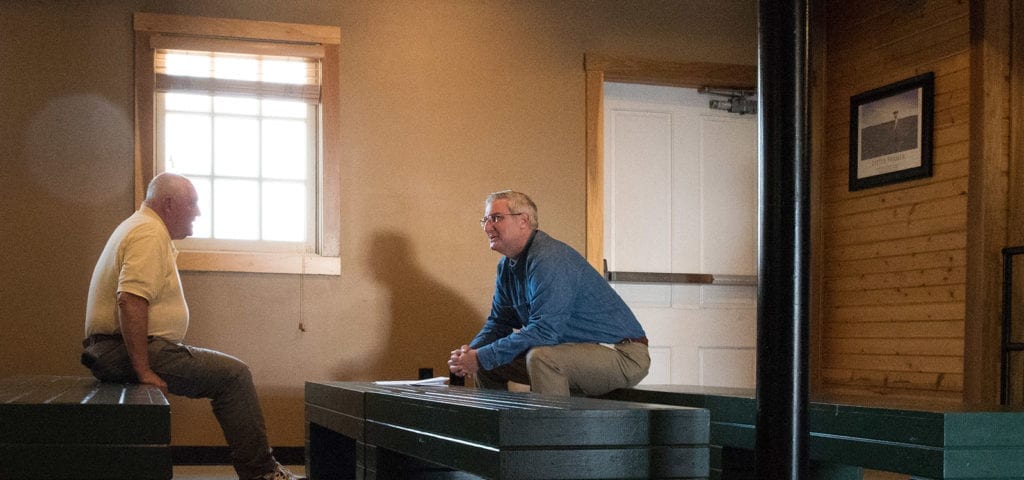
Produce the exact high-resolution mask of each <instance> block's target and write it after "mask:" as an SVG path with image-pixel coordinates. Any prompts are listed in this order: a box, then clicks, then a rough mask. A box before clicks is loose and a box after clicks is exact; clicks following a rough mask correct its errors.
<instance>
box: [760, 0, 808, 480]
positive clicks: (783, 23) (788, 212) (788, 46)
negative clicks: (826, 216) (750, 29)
mask: <svg viewBox="0 0 1024 480" xmlns="http://www.w3.org/2000/svg"><path fill="white" fill-rule="evenodd" d="M807 8H808V7H807V1H806V0H760V2H759V8H758V16H759V19H758V20H759V21H758V89H757V91H758V95H759V97H760V101H759V103H760V106H759V108H758V112H759V113H758V115H759V119H758V120H759V124H760V133H759V136H760V175H759V192H760V212H759V218H760V229H759V233H758V235H759V239H758V251H759V255H758V289H757V306H758V312H757V447H756V463H757V478H763V479H772V480H782V479H800V478H807V473H808V471H809V470H808V465H809V463H808V460H807V443H808V442H807V439H808V434H807V431H808V430H807V391H808V388H807V370H808V369H807V352H808V346H807V344H808V333H807V330H808V309H809V308H808V305H809V304H808V298H809V292H808V288H809V285H808V278H809V261H808V260H809V258H810V254H809V252H810V245H809V242H810V218H809V212H810V208H809V207H810V206H809V199H810V162H809V158H810V155H809V151H808V149H809V145H810V137H809V134H808V132H809V126H808V118H809V115H808V103H807V102H808V98H809V94H808V92H807V83H808V80H807V78H808V53H807V52H808V49H807V33H808V32H807V30H808V27H807V25H808V11H807Z"/></svg>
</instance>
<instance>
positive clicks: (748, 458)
mask: <svg viewBox="0 0 1024 480" xmlns="http://www.w3.org/2000/svg"><path fill="white" fill-rule="evenodd" d="M717 456H718V462H717V463H718V466H719V467H720V472H721V473H720V476H718V477H717V478H720V479H721V480H757V462H756V461H755V458H754V452H753V451H750V450H744V449H740V448H730V447H722V449H721V451H720V452H719V455H717ZM863 473H864V472H863V469H862V468H860V467H856V466H851V465H839V464H835V463H824V462H811V465H810V472H809V477H810V479H811V480H860V479H861V478H862V477H863ZM712 478H715V477H714V476H713V477H712Z"/></svg>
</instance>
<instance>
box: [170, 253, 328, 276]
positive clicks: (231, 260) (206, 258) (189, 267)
mask: <svg viewBox="0 0 1024 480" xmlns="http://www.w3.org/2000/svg"><path fill="white" fill-rule="evenodd" d="M178 270H180V271H183V272H242V273H290V274H302V275H333V276H338V275H341V261H340V260H339V258H338V257H323V256H320V255H314V254H302V253H245V252H199V251H181V252H179V253H178Z"/></svg>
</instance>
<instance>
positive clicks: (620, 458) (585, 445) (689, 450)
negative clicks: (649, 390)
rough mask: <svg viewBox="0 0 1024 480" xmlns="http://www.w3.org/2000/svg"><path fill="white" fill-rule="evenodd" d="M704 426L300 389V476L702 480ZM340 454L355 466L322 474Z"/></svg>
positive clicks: (355, 390) (621, 406) (670, 419)
mask: <svg viewBox="0 0 1024 480" xmlns="http://www.w3.org/2000/svg"><path fill="white" fill-rule="evenodd" d="M360 397H361V399H362V403H360V402H359V400H358V399H359V398H360ZM709 418H710V417H709V414H708V411H707V410H704V409H694V408H679V407H674V406H669V405H662V404H654V403H647V404H640V403H627V402H618V401H609V400H602V399H590V398H581V397H552V396H546V395H537V394H528V393H522V392H504V391H491V390H477V389H471V388H464V387H446V386H401V385H398V386H395V385H389V386H380V385H376V384H367V383H358V382H307V383H306V419H307V435H308V436H307V441H308V442H309V443H308V451H309V456H308V461H309V466H308V468H309V470H308V471H307V473H310V474H311V475H313V476H317V475H319V474H320V473H321V472H320V470H326V469H330V470H331V474H337V475H341V476H342V477H343V478H353V477H349V476H347V475H349V474H352V475H355V474H354V473H351V472H348V473H346V472H344V471H338V470H344V469H346V468H357V469H358V468H361V469H364V471H365V472H366V475H367V478H370V477H371V476H372V475H375V474H376V473H374V472H392V473H391V474H389V475H397V474H395V473H394V472H393V469H394V468H399V470H400V471H401V472H402V473H401V474H400V476H403V477H404V476H405V475H407V474H409V472H406V471H405V470H402V468H404V467H395V466H393V465H380V464H379V462H381V461H387V462H396V461H398V460H396V459H401V458H403V455H404V456H407V457H414V458H418V459H421V460H423V461H427V462H428V464H440V465H445V466H447V467H450V468H454V469H456V470H461V471H465V472H469V473H472V474H474V475H480V476H483V477H485V478H502V479H517V478H524V479H525V478H550V479H559V478H564V479H589V478H593V479H605V478H648V477H650V478H704V477H706V476H707V475H708V468H709V467H708V464H709V457H710V453H709V448H708V445H707V443H708V439H709V436H710V430H709V424H710V423H709V422H710V419H709ZM335 434H338V435H340V437H344V438H348V439H350V440H347V441H346V440H343V439H341V438H336V437H335V436H334V435H335ZM331 442H336V443H337V444H338V445H337V446H332V445H330V443H331ZM349 449H354V450H355V451H356V453H355V454H345V455H348V456H351V457H353V458H355V459H356V460H355V462H354V463H356V465H355V466H353V465H339V464H337V463H334V464H330V465H327V464H328V463H330V461H331V460H330V459H331V458H335V457H336V456H337V454H333V455H332V454H331V452H332V451H347V450H349ZM325 457H327V458H325ZM409 468H412V467H409ZM328 476H330V475H328Z"/></svg>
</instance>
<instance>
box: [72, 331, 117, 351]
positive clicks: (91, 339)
mask: <svg viewBox="0 0 1024 480" xmlns="http://www.w3.org/2000/svg"><path fill="white" fill-rule="evenodd" d="M108 340H116V341H118V342H123V341H124V338H122V337H121V334H120V333H114V334H105V333H94V334H92V335H89V336H88V337H85V340H82V347H83V348H89V347H91V346H93V345H96V344H97V343H100V342H106V341H108Z"/></svg>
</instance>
